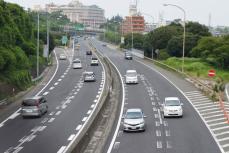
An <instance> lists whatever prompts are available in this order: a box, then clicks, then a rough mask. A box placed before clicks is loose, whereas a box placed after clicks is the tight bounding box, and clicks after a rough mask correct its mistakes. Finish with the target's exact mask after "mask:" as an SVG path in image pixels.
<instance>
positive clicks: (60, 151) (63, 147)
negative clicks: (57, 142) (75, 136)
mask: <svg viewBox="0 0 229 153" xmlns="http://www.w3.org/2000/svg"><path fill="white" fill-rule="evenodd" d="M65 148H66V146H62V147H61V148H60V149H59V150H58V151H57V153H63V152H64V149H65Z"/></svg>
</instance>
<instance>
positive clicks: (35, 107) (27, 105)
mask: <svg viewBox="0 0 229 153" xmlns="http://www.w3.org/2000/svg"><path fill="white" fill-rule="evenodd" d="M47 111H48V104H47V100H46V99H45V98H44V97H42V96H36V97H31V98H26V99H24V100H23V101H22V104H21V115H22V117H26V116H38V117H41V116H42V115H43V114H44V113H46V112H47Z"/></svg>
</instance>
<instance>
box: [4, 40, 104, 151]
mask: <svg viewBox="0 0 229 153" xmlns="http://www.w3.org/2000/svg"><path fill="white" fill-rule="evenodd" d="M80 43H81V47H80V51H75V52H74V57H73V52H72V50H71V49H70V50H66V54H67V55H68V58H69V61H67V60H66V61H64V60H63V61H59V62H60V63H59V69H58V71H57V73H56V75H55V77H54V78H53V80H52V81H51V82H50V84H49V85H48V86H47V87H46V89H45V90H44V91H42V92H41V93H40V95H44V96H45V97H46V98H47V100H48V103H49V112H48V113H47V114H45V115H44V116H42V118H29V119H22V118H21V116H20V115H18V116H16V117H15V118H14V119H12V120H9V121H7V122H6V123H5V125H4V126H3V127H2V128H0V137H1V139H2V140H3V141H1V144H0V152H4V151H8V152H13V151H20V152H25V153H27V152H28V153H29V152H57V151H58V150H59V149H60V148H61V146H62V145H67V144H68V143H69V142H70V141H71V139H72V138H73V136H72V134H74V133H76V132H77V131H78V130H79V127H78V125H82V124H83V123H84V122H85V117H86V116H88V114H89V110H90V109H92V106H91V105H93V102H94V100H95V99H96V97H97V95H98V91H99V88H100V84H101V80H102V71H103V70H102V66H99V67H93V68H92V67H90V66H89V63H90V57H88V56H85V50H86V49H88V48H87V46H86V45H84V42H83V41H80ZM60 53H63V50H57V56H59V54H60ZM76 57H77V58H78V57H80V58H81V60H82V62H83V67H84V68H83V69H81V70H80V69H79V70H76V69H72V67H71V62H72V59H73V58H76ZM86 65H87V66H86ZM86 69H87V70H90V69H91V70H93V71H95V74H96V76H97V82H96V83H84V82H83V78H82V73H83V71H84V70H86ZM87 93H88V94H87ZM34 94H36V93H34ZM85 95H87V96H85ZM77 127H78V129H77ZM70 136H71V137H70Z"/></svg>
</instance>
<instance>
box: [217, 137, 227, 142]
mask: <svg viewBox="0 0 229 153" xmlns="http://www.w3.org/2000/svg"><path fill="white" fill-rule="evenodd" d="M218 139H219V141H225V140H229V137H226V138H221V139H220V138H218Z"/></svg>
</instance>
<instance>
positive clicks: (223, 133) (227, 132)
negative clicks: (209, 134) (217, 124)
mask: <svg viewBox="0 0 229 153" xmlns="http://www.w3.org/2000/svg"><path fill="white" fill-rule="evenodd" d="M225 134H229V131H226V132H222V133H219V134H216V136H217V137H218V136H222V135H225Z"/></svg>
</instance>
